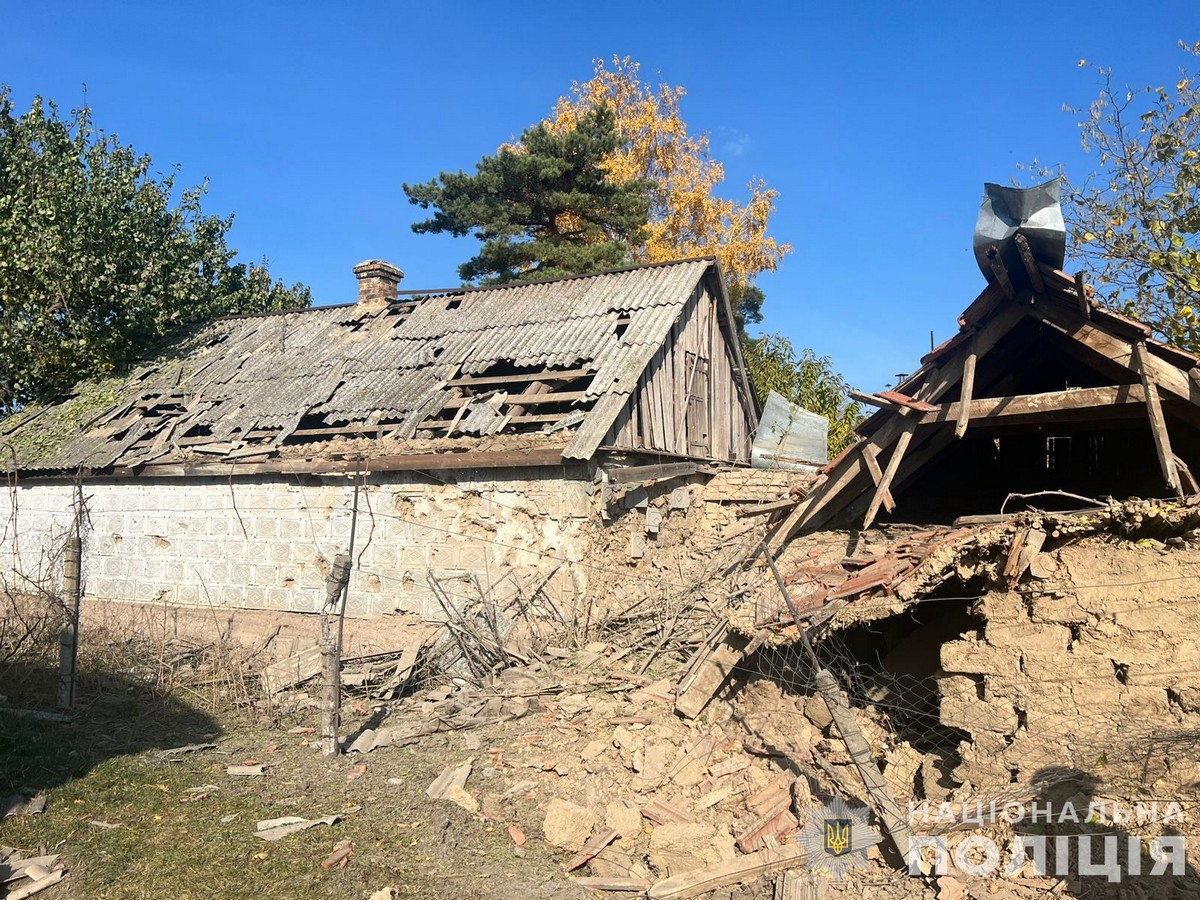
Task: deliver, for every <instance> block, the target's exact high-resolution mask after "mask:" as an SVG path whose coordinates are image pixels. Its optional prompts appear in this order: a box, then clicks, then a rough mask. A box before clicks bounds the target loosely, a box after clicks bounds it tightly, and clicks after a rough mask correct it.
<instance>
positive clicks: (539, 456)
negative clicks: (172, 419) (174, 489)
mask: <svg viewBox="0 0 1200 900" xmlns="http://www.w3.org/2000/svg"><path fill="white" fill-rule="evenodd" d="M562 461H563V460H562V449H561V448H557V447H546V448H539V449H534V450H497V451H492V452H484V453H476V452H472V451H455V452H446V453H411V454H407V455H397V456H376V457H370V456H366V457H362V458H352V459H330V460H317V459H311V460H310V459H277V460H268V461H267V462H261V463H217V462H195V463H192V462H188V463H161V464H156V465H149V466H143V467H141V468H132V467H120V468H114V469H113V471H112V474H114V475H135V474H136V475H153V476H166V477H178V476H188V475H220V476H222V477H228V476H229V475H262V474H267V473H271V474H289V475H290V474H293V473H295V474H318V475H319V474H323V473H330V474H334V473H342V472H358V471H361V470H364V469H365V470H367V471H370V472H399V471H411V470H416V469H499V468H510V467H517V466H556V465H561V464H562ZM105 476H106V473H103V472H97V473H96V474H95V476H94V477H105Z"/></svg>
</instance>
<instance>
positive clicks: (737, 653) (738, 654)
mask: <svg viewBox="0 0 1200 900" xmlns="http://www.w3.org/2000/svg"><path fill="white" fill-rule="evenodd" d="M745 647H746V639H745V638H744V637H742V636H741V635H738V634H737V633H735V632H731V631H728V630H726V631H724V633H721V634H719V636H717V634H716V633H714V635H713V636H712V640H710V642H709V643H708V644H706V645H705V646H704V647H702V648H701V651H700V653H699V654H698V655H697V658H696V660H695V662H694V664H693V665H692V667H690V669H689V671H688V672H687V673H686V674H685V675H684V677H683V678H682V679H681V680H680V682H679V684H678V685H677V686H676V688H675V711H676V712H677V713H679V714H680V715H681V716H685V717H686V718H689V719H694V718H696V716H698V715H700V713H701V712H702V711H703V710H704V707H705V706H707V705H708V701H709V700H711V699H712V698H713V696H714V695H715V694H716V693H717V691H719V690H720V689H721V686H722V685H724V684H725V682H726V681H727V680H728V679H729V676H730V675H732V674H733V672H734V670H735V669H736V668H737V666H738V664H739V663H741V661H742V660H743V659H744V658H745V656H746V651H745Z"/></svg>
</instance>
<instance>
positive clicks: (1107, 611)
mask: <svg viewBox="0 0 1200 900" xmlns="http://www.w3.org/2000/svg"><path fill="white" fill-rule="evenodd" d="M1037 563H1038V564H1037V565H1035V566H1034V571H1036V572H1039V573H1040V574H1041V575H1042V576H1043V577H1041V578H1035V579H1033V580H1032V581H1031V582H1030V583H1029V584H1028V585H1022V586H1021V588H1022V589H1021V590H1019V591H1016V592H1011V593H993V594H989V595H988V596H987V597H985V598H984V599H983V600H982V601H981V602H980V604H979V608H978V612H979V613H980V614H981V615H982V616H983V618H984V619H985V620H986V624H985V625H984V627H983V628H982V629H981V630H978V631H975V632H972V633H968V634H966V635H964V636H963V639H962V640H956V641H950V642H948V643H945V644H943V645H942V646H941V651H940V652H941V668H942V670H943V672H944V674H943V675H941V676H940V677H939V690H940V695H941V699H940V716H941V721H942V723H943V724H945V725H948V726H952V727H955V728H961V729H963V730H964V731H966V732H967V733H968V734H969V735H970V740H969V741H968V742H964V744H963V745H962V748H961V757H962V761H961V764H960V765H959V766H958V767H957V769H956V770H955V780H956V781H961V782H967V783H970V784H972V785H973V786H974V787H976V788H979V787H981V786H989V785H993V786H994V785H996V784H1006V783H1008V782H1009V781H1015V780H1018V779H1020V780H1026V779H1028V778H1030V777H1032V776H1033V775H1034V774H1035V773H1036V771H1037V770H1038V769H1041V768H1045V767H1049V766H1068V767H1072V768H1077V769H1080V770H1082V771H1085V772H1092V773H1099V772H1101V771H1105V772H1107V773H1108V774H1111V772H1112V770H1113V769H1114V768H1119V767H1121V766H1130V767H1135V768H1139V769H1141V770H1144V771H1146V772H1147V773H1148V774H1149V776H1150V780H1153V779H1155V778H1163V779H1166V780H1167V781H1169V782H1172V783H1177V784H1187V783H1194V782H1195V781H1196V780H1197V778H1200V767H1198V765H1197V762H1196V754H1195V753H1194V752H1187V753H1180V752H1179V747H1178V744H1177V743H1176V744H1175V746H1172V742H1177V741H1178V740H1179V739H1182V738H1184V737H1186V736H1187V735H1188V734H1192V735H1193V737H1195V736H1197V735H1200V552H1197V551H1196V550H1189V549H1169V548H1166V547H1164V546H1163V545H1161V544H1157V543H1156V542H1138V543H1131V542H1125V541H1120V540H1113V539H1107V538H1106V539H1099V538H1095V539H1089V540H1086V541H1084V542H1082V543H1080V544H1077V545H1072V546H1068V547H1064V548H1062V549H1060V550H1057V551H1055V552H1053V553H1046V554H1041V558H1040V559H1039V560H1038V561H1037Z"/></svg>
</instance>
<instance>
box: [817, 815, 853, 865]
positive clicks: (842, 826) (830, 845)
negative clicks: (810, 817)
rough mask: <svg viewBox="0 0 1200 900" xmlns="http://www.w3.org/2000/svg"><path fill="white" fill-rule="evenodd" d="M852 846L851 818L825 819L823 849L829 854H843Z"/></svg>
mask: <svg viewBox="0 0 1200 900" xmlns="http://www.w3.org/2000/svg"><path fill="white" fill-rule="evenodd" d="M853 846H854V820H853V819H826V820H825V844H824V850H825V852H826V853H827V854H829V855H830V856H845V855H846V854H847V853H849V852H850V850H851V848H852V847H853Z"/></svg>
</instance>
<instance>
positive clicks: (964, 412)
mask: <svg viewBox="0 0 1200 900" xmlns="http://www.w3.org/2000/svg"><path fill="white" fill-rule="evenodd" d="M978 361H979V354H978V353H977V352H976V351H975V336H974V335H972V336H971V346H970V347H969V348H968V350H967V358H966V359H965V360H964V361H963V377H962V392H961V394H960V397H959V401H958V406H959V410H958V422H957V423H955V425H954V436H955V437H956V438H961V437H962V436H963V435H964V434H966V433H967V425H968V424H969V423H970V421H971V400H972V398H973V395H974V393H975V365H976V363H977V362H978Z"/></svg>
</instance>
